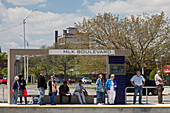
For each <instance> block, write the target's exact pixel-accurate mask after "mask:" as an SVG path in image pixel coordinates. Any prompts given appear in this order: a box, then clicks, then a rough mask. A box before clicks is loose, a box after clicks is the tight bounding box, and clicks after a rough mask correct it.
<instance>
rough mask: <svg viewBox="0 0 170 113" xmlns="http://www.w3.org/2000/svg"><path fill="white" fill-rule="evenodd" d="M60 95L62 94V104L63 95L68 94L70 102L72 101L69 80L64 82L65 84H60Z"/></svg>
mask: <svg viewBox="0 0 170 113" xmlns="http://www.w3.org/2000/svg"><path fill="white" fill-rule="evenodd" d="M59 91H60V92H59V95H60V104H62V102H63V101H62V97H63V96H67V97H69V99H68V103H70V102H71V93H69V87H68V86H67V81H64V82H63V85H61V86H60V88H59Z"/></svg>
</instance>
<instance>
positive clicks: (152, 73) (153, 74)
mask: <svg viewBox="0 0 170 113" xmlns="http://www.w3.org/2000/svg"><path fill="white" fill-rule="evenodd" d="M158 70H160V69H153V70H152V71H151V73H150V76H149V79H150V80H152V79H154V77H155V75H156V74H157V71H158ZM160 71H161V73H162V74H163V76H164V79H166V77H167V76H166V73H164V72H163V69H161V70H160Z"/></svg>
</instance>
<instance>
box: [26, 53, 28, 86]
mask: <svg viewBox="0 0 170 113" xmlns="http://www.w3.org/2000/svg"><path fill="white" fill-rule="evenodd" d="M26 83H28V56H27V80H26Z"/></svg>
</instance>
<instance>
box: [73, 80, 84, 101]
mask: <svg viewBox="0 0 170 113" xmlns="http://www.w3.org/2000/svg"><path fill="white" fill-rule="evenodd" d="M83 91H86V89H85V87H84V86H82V80H79V83H78V84H77V86H76V90H75V92H74V94H75V95H76V96H78V99H79V102H80V103H81V104H83V103H84V104H86V100H85V96H84V93H83ZM81 97H82V99H83V102H82V99H81Z"/></svg>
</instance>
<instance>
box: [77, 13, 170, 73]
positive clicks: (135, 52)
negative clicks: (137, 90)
mask: <svg viewBox="0 0 170 113" xmlns="http://www.w3.org/2000/svg"><path fill="white" fill-rule="evenodd" d="M75 26H76V29H77V37H76V39H77V40H78V41H81V42H82V43H81V44H79V45H78V46H79V47H82V48H90V49H130V50H131V56H129V57H126V64H127V71H129V72H130V71H132V72H134V71H136V70H141V68H142V67H146V66H147V68H151V69H152V68H155V67H156V64H155V62H154V61H155V59H156V58H157V57H160V56H161V55H164V54H165V53H168V52H169V51H168V50H169V49H170V46H169V45H170V42H169V32H170V30H169V28H170V26H169V19H168V18H166V17H165V14H164V12H162V13H161V14H155V15H151V16H149V15H148V14H146V13H144V14H143V15H137V16H134V15H131V16H130V17H125V18H123V19H120V18H119V17H118V16H112V14H111V13H104V15H101V14H98V15H97V16H94V17H93V18H92V19H85V18H84V19H83V22H82V23H80V22H79V23H75Z"/></svg>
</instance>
